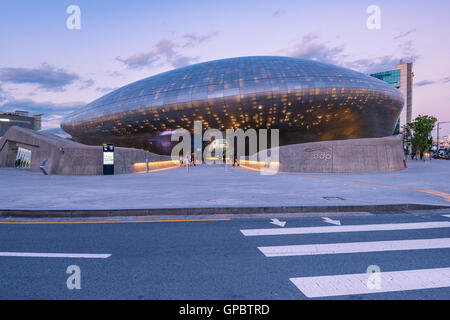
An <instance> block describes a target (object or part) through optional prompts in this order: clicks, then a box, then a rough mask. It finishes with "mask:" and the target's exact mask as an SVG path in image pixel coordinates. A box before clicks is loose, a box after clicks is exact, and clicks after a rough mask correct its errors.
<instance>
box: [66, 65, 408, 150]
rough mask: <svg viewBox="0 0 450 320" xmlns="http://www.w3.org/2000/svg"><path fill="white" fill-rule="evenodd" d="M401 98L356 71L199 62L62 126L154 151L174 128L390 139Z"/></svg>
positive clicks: (97, 104) (80, 136)
mask: <svg viewBox="0 0 450 320" xmlns="http://www.w3.org/2000/svg"><path fill="white" fill-rule="evenodd" d="M402 103H403V97H402V95H401V93H400V92H399V91H398V90H397V89H395V88H393V87H392V86H390V85H389V84H387V83H385V82H383V81H381V80H378V79H376V78H373V77H370V76H367V75H364V74H361V73H358V72H356V71H353V70H349V69H345V68H341V67H337V66H333V65H329V64H323V63H319V62H315V61H309V60H302V59H295V58H288V57H242V58H232V59H224V60H217V61H211V62H205V63H200V64H196V65H192V66H188V67H184V68H180V69H176V70H173V71H169V72H165V73H162V74H159V75H156V76H153V77H150V78H146V79H143V80H140V81H137V82H134V83H131V84H129V85H127V86H125V87H122V88H120V89H117V90H115V91H114V92H111V93H109V94H107V95H105V96H103V97H101V98H100V99H98V100H96V101H94V102H92V103H90V104H88V105H86V106H85V107H83V108H80V109H79V110H77V111H76V112H74V113H72V114H71V115H69V116H68V117H67V118H66V119H65V120H64V122H63V124H62V128H63V129H64V130H65V131H67V132H68V133H70V134H71V135H72V136H73V137H74V138H75V139H76V140H78V141H80V142H84V143H88V144H95V143H98V142H99V141H104V140H105V139H106V138H108V139H109V140H108V141H112V142H114V141H117V142H119V144H120V145H123V146H130V147H139V148H144V149H147V150H153V151H157V150H155V147H152V146H151V144H150V142H149V141H151V140H152V138H151V137H152V136H158V135H160V134H161V133H164V132H167V131H170V130H174V129H176V128H185V129H188V130H192V129H193V123H194V121H195V120H201V121H203V126H204V128H205V129H206V128H217V129H220V130H225V129H236V128H242V129H248V128H255V129H259V128H265V129H271V128H276V129H280V132H281V133H282V141H281V144H283V143H287V144H288V143H298V142H308V141H321V140H335V139H351V138H366V137H380V136H387V135H390V134H392V131H393V128H394V125H395V121H396V120H397V118H398V115H399V113H400V111H401V108H402Z"/></svg>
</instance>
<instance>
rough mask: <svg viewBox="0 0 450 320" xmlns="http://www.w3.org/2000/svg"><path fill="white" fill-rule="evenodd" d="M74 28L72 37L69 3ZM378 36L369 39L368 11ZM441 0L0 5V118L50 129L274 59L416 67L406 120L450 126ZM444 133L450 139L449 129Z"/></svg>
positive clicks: (364, 68) (446, 24)
mask: <svg viewBox="0 0 450 320" xmlns="http://www.w3.org/2000/svg"><path fill="white" fill-rule="evenodd" d="M72 4H75V5H78V6H79V7H80V9H81V29H80V30H69V29H67V27H66V20H67V18H68V17H69V14H67V13H66V9H67V7H68V6H69V5H72ZM373 4H374V5H377V6H379V7H380V9H381V29H380V30H369V29H368V28H367V27H366V20H367V18H368V17H369V15H368V14H367V13H366V9H367V7H368V6H369V5H373ZM448 12H450V2H449V1H436V0H434V1H433V0H430V1H411V0H410V1H400V0H399V1H377V0H375V1H363V0H358V1H351V0H349V1H336V0H334V1H326V0H317V1H300V0H295V1H292V0H284V1H283V0H282V1H264V0H253V1H250V0H240V1H235V0H227V1H214V0H210V1H195V0H192V1H175V0H174V1H171V0H165V1H148V0H147V1H141V0H137V1H136V0H135V1H130V0H128V1H124V0H114V1H106V0H71V1H64V0H53V1H51V0H40V1H31V0H30V1H24V0H15V1H2V2H0V44H1V50H0V110H5V111H13V110H16V109H24V110H29V111H31V112H35V113H37V112H42V113H44V114H45V115H44V128H51V127H57V126H58V125H59V121H60V120H61V118H62V117H63V116H64V115H65V114H67V113H68V112H70V111H72V110H73V109H74V108H76V107H78V106H81V105H83V104H85V103H89V102H91V101H93V100H95V99H96V98H98V97H100V96H102V95H103V94H105V93H107V92H109V91H111V90H113V89H115V88H119V87H121V86H123V85H125V84H128V83H130V82H132V81H136V80H139V79H142V78H145V77H148V76H151V75H154V74H157V73H160V72H163V71H168V70H171V69H173V68H176V67H180V66H184V65H188V64H192V63H197V62H203V61H208V60H214V59H220V58H227V57H235V56H247V55H283V56H294V57H300V58H306V59H316V60H319V61H324V62H328V63H333V64H336V65H341V66H344V67H348V68H352V69H355V70H357V71H361V72H364V73H369V72H373V71H383V70H386V69H392V68H395V66H396V64H397V63H398V62H399V60H400V59H403V60H404V61H409V60H412V61H414V73H415V78H414V81H415V83H416V85H415V87H414V96H413V116H417V115H418V114H431V115H434V116H436V117H437V118H438V119H439V121H450V107H449V102H450V90H449V89H450V87H449V86H450V62H449V59H448V57H449V56H450V55H449V53H450V43H449V41H448V35H449V31H450V20H449V19H448ZM447 126H448V128H447V127H446V126H444V131H443V132H441V134H442V133H445V134H447V133H450V125H447Z"/></svg>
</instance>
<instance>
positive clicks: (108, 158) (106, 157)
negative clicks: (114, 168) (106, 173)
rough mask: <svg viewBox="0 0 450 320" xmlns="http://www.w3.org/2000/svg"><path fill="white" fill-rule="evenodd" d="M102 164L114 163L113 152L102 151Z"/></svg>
mask: <svg viewBox="0 0 450 320" xmlns="http://www.w3.org/2000/svg"><path fill="white" fill-rule="evenodd" d="M103 164H104V165H108V164H114V152H103Z"/></svg>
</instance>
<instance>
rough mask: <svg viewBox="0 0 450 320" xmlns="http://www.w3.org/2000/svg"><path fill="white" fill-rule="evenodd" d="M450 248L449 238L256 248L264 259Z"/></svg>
mask: <svg viewBox="0 0 450 320" xmlns="http://www.w3.org/2000/svg"><path fill="white" fill-rule="evenodd" d="M442 248H450V238H438V239H416V240H396V241H368V242H348V243H345V242H344V243H328V244H306V245H290V246H270V247H258V249H259V250H260V251H261V252H262V253H264V255H265V256H266V257H285V256H308V255H320V254H341V253H362V252H379V251H399V250H421V249H442Z"/></svg>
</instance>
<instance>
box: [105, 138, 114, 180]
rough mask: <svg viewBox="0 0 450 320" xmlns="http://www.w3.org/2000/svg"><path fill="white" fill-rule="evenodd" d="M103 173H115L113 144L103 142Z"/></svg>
mask: <svg viewBox="0 0 450 320" xmlns="http://www.w3.org/2000/svg"><path fill="white" fill-rule="evenodd" d="M103 174H114V145H113V144H103Z"/></svg>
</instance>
